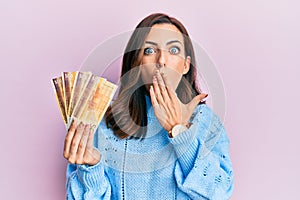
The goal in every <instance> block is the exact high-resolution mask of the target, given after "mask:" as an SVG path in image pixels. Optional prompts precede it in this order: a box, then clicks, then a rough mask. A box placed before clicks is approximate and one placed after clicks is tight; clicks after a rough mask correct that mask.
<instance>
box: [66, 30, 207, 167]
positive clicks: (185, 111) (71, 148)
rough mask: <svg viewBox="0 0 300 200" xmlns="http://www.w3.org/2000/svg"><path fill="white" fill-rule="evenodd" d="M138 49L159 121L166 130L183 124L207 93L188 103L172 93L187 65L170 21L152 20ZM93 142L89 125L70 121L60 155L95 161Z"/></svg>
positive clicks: (80, 161)
mask: <svg viewBox="0 0 300 200" xmlns="http://www.w3.org/2000/svg"><path fill="white" fill-rule="evenodd" d="M142 53H143V55H142V56H141V77H142V80H143V82H144V83H145V85H146V89H147V90H148V92H149V93H150V98H151V102H152V105H153V108H154V113H155V115H156V117H157V119H158V121H159V123H160V124H161V125H162V126H163V128H164V129H165V130H167V131H170V130H171V129H172V127H174V126H175V125H177V124H187V123H188V122H189V119H190V117H191V115H192V113H193V111H194V109H195V107H196V106H197V105H198V103H199V102H200V101H201V100H202V99H204V98H205V97H207V95H206V94H200V95H198V96H196V97H194V98H193V99H192V100H191V102H189V103H188V104H183V103H182V102H181V101H180V100H179V99H178V97H177V96H176V92H175V90H176V88H177V87H178V84H179V81H180V79H181V77H182V75H184V74H186V73H187V72H188V71H189V69H190V57H189V56H188V55H185V52H184V40H183V36H182V34H181V33H180V31H179V30H178V29H177V28H176V27H175V26H174V25H171V24H156V25H154V26H152V27H151V30H150V32H149V34H148V36H147V37H146V39H145V42H144V46H143V51H142ZM93 144H94V134H92V133H91V132H90V126H89V125H88V124H82V123H79V122H77V121H74V122H73V123H72V125H71V127H70V129H69V130H68V133H67V135H66V139H65V144H64V157H65V158H66V159H67V160H68V161H69V162H70V163H73V164H87V165H95V164H97V163H98V162H99V161H100V159H101V154H100V152H99V151H98V150H97V149H96V148H95V147H94V145H93Z"/></svg>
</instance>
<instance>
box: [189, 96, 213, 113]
mask: <svg viewBox="0 0 300 200" xmlns="http://www.w3.org/2000/svg"><path fill="white" fill-rule="evenodd" d="M207 96H208V94H204V93H202V94H199V95H197V96H195V97H194V98H193V99H192V100H191V101H190V103H188V108H189V109H191V110H194V109H195V107H196V106H197V105H198V104H199V102H200V101H202V100H203V99H205V98H206V97H207Z"/></svg>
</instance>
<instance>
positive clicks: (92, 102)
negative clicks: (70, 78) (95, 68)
mask: <svg viewBox="0 0 300 200" xmlns="http://www.w3.org/2000/svg"><path fill="white" fill-rule="evenodd" d="M104 82H106V79H105V78H101V77H100V78H99V82H98V84H97V87H96V88H95V91H94V92H93V95H92V96H91V97H90V98H89V101H88V106H87V107H86V110H85V111H84V114H83V116H82V121H83V122H85V123H88V124H90V127H91V132H94V131H95V130H96V128H97V126H98V115H99V114H97V106H98V105H99V104H100V103H101V96H100V90H101V87H102V85H103V84H104Z"/></svg>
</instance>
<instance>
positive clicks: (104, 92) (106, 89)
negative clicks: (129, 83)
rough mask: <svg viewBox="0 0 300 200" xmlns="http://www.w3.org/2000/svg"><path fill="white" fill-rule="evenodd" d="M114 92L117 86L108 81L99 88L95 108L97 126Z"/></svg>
mask: <svg viewBox="0 0 300 200" xmlns="http://www.w3.org/2000/svg"><path fill="white" fill-rule="evenodd" d="M116 90H117V85H115V84H113V83H111V82H109V81H105V82H104V84H103V85H102V86H101V89H100V91H99V94H98V95H99V99H100V101H99V103H98V104H97V106H96V113H97V118H98V124H99V123H100V121H101V120H102V118H103V116H104V114H105V112H106V110H107V108H108V106H109V104H110V102H111V100H112V98H113V96H114V94H115V92H116Z"/></svg>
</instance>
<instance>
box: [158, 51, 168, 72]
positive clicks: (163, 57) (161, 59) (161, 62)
mask: <svg viewBox="0 0 300 200" xmlns="http://www.w3.org/2000/svg"><path fill="white" fill-rule="evenodd" d="M167 61H168V55H167V51H166V50H162V49H160V50H159V53H158V58H157V64H158V67H159V68H161V67H165V66H166V64H167Z"/></svg>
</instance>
